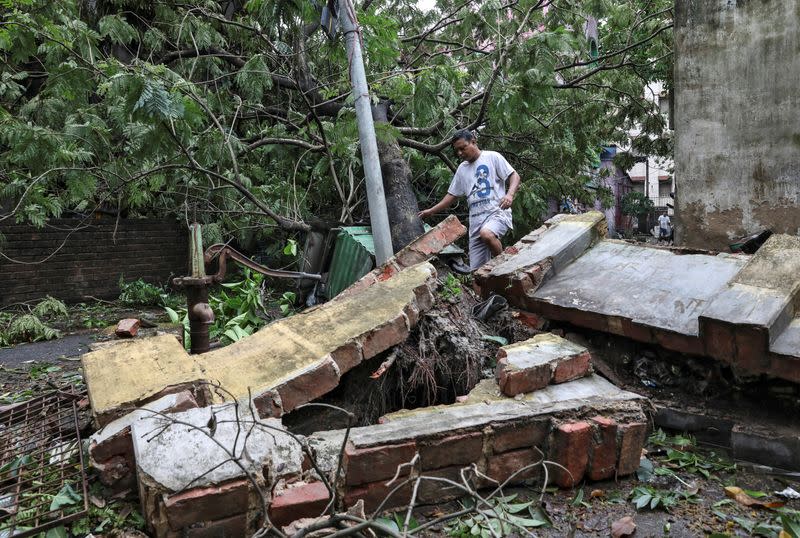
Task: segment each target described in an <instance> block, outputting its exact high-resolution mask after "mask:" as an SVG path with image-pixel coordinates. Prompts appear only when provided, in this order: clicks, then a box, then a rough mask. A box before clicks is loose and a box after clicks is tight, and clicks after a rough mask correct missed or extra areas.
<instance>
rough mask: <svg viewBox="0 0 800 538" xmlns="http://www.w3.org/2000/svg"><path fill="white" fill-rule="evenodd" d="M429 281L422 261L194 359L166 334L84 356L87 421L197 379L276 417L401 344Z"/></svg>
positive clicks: (117, 412)
mask: <svg viewBox="0 0 800 538" xmlns="http://www.w3.org/2000/svg"><path fill="white" fill-rule="evenodd" d="M435 276H436V272H435V270H434V269H433V267H432V266H431V265H430V264H427V263H423V264H420V265H416V266H413V267H410V268H408V269H404V270H403V271H402V272H400V273H399V274H398V275H397V276H396V277H395V278H392V279H390V280H387V281H385V282H378V283H377V284H375V285H374V286H371V287H370V288H368V289H365V290H364V291H363V292H361V293H360V294H358V295H354V296H352V297H349V298H345V299H342V300H339V301H331V302H328V303H325V304H323V305H321V306H320V307H318V308H316V309H313V310H311V311H309V312H306V313H302V314H298V315H296V316H292V317H289V318H284V319H281V320H278V321H276V322H274V323H271V324H269V325H267V326H266V327H264V328H263V329H261V330H260V331H258V332H257V333H255V334H253V335H251V336H249V337H247V338H243V339H241V340H239V341H238V342H235V343H233V344H231V345H229V346H226V347H224V348H221V349H216V350H213V351H210V352H208V353H204V354H202V355H189V354H187V353H186V351H185V350H184V349H183V347H182V346H181V345H180V344H179V343H178V342H177V341H176V340H175V339H174V338H172V337H171V336H156V337H153V338H148V339H143V340H132V341H130V342H121V343H120V344H119V345H116V346H113V347H111V348H108V349H102V350H98V351H95V352H92V353H87V354H86V355H84V356H83V358H82V361H83V367H84V374H85V377H86V384H87V387H88V391H89V397H90V399H91V401H92V409H93V412H94V413H95V417H96V419H97V420H98V422H100V423H107V422H108V421H109V420H113V418H117V417H118V416H121V415H123V414H125V413H126V412H130V411H131V410H133V409H135V408H136V407H139V406H140V405H141V404H142V403H143V402H147V401H149V400H151V399H152V398H154V397H155V396H156V395H158V394H159V393H161V392H162V391H164V389H165V388H170V390H172V391H173V392H174V391H175V390H174V387H180V386H187V385H192V384H197V385H198V386H202V385H201V383H202V382H204V381H205V380H208V381H214V382H219V384H220V385H221V386H222V387H224V388H225V389H226V390H227V391H229V392H230V393H232V394H233V395H234V397H236V398H245V397H248V395H250V394H252V396H253V397H254V399H256V400H257V404H258V407H259V409H260V410H263V411H265V412H268V413H270V414H272V415H273V416H280V415H281V414H282V413H283V412H285V411H286V409H285V408H284V407H285V406H288V408H289V409H293V408H295V407H297V406H298V405H301V404H302V403H306V402H308V401H311V400H312V399H314V398H317V397H319V396H320V395H322V394H323V393H324V392H325V391H327V390H330V389H332V388H333V387H335V386H336V385H337V384H338V382H339V377H340V376H341V375H342V374H343V373H345V372H346V371H347V370H348V369H350V368H352V367H354V366H355V365H357V364H359V363H360V362H361V361H362V360H365V359H369V358H371V357H372V356H373V355H374V354H375V353H379V352H381V351H383V350H385V349H387V347H389V346H392V345H396V344H398V343H400V342H402V341H403V340H404V339H405V338H406V336H407V335H408V330H409V328H410V326H411V325H412V324H413V323H412V322H413V321H414V320H410V319H408V317H407V316H406V314H405V311H406V310H407V309H408V308H409V306H413V307H414V308H415V309H416V311H417V312H424V311H425V310H426V309H427V308H428V307H427V306H426V304H424V303H425V301H426V299H427V298H428V297H429V296H431V295H432V291H431V289H435V287H436V286H437V283H436V278H435ZM420 298H422V301H421V302H420V301H419V299H420ZM365 312H368V313H369V315H364V313H365ZM215 397H216V398H217V399H219V398H220V396H219V395H215ZM283 400H285V402H284V401H283ZM198 403H199V402H198ZM282 405H283V406H284V407H281V406H282Z"/></svg>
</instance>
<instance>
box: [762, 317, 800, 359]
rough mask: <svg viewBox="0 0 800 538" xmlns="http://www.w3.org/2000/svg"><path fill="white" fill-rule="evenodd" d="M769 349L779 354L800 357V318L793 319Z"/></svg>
mask: <svg viewBox="0 0 800 538" xmlns="http://www.w3.org/2000/svg"><path fill="white" fill-rule="evenodd" d="M769 349H770V351H772V352H773V353H777V354H779V355H787V356H791V357H800V318H795V319H793V320H792V321H791V322H790V323H789V325H788V326H787V327H786V328H785V329H784V330H783V332H781V333H780V334H779V335H778V337H777V338H776V339H775V341H774V342H772V344H770V347H769Z"/></svg>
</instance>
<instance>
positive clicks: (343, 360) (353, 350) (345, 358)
mask: <svg viewBox="0 0 800 538" xmlns="http://www.w3.org/2000/svg"><path fill="white" fill-rule="evenodd" d="M331 357H332V358H333V361H334V362H335V363H336V365H337V366H338V367H339V372H340V373H341V374H343V373H345V372H348V371H350V370H352V369H353V368H355V367H356V366H358V365H359V364H361V360H362V356H361V346H360V345H359V344H358V342H348V343H346V344H344V345H342V346H340V347H338V348H337V349H335V350H334V351H332V352H331Z"/></svg>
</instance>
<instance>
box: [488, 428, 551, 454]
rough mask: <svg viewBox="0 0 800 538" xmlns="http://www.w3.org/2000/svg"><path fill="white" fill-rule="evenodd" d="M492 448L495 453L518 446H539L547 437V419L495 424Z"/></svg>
mask: <svg viewBox="0 0 800 538" xmlns="http://www.w3.org/2000/svg"><path fill="white" fill-rule="evenodd" d="M492 429H493V430H494V431H493V433H492V450H493V452H494V453H495V454H499V453H501V452H508V451H509V450H514V449H516V448H530V447H534V446H536V447H539V446H541V445H542V444H543V443H544V440H545V438H546V437H547V432H548V429H549V425H548V422H547V421H537V422H527V423H511V424H497V425H493V426H492Z"/></svg>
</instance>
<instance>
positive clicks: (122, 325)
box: [114, 318, 140, 338]
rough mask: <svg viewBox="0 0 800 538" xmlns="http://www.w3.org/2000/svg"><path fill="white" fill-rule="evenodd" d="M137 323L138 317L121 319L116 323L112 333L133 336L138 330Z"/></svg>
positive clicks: (126, 336)
mask: <svg viewBox="0 0 800 538" xmlns="http://www.w3.org/2000/svg"><path fill="white" fill-rule="evenodd" d="M139 324H140V322H139V320H138V319H130V318H129V319H122V320H120V321H119V323H117V328H116V329H115V330H114V334H116V335H117V336H119V337H120V338H133V337H134V336H136V333H138V332H139Z"/></svg>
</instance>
